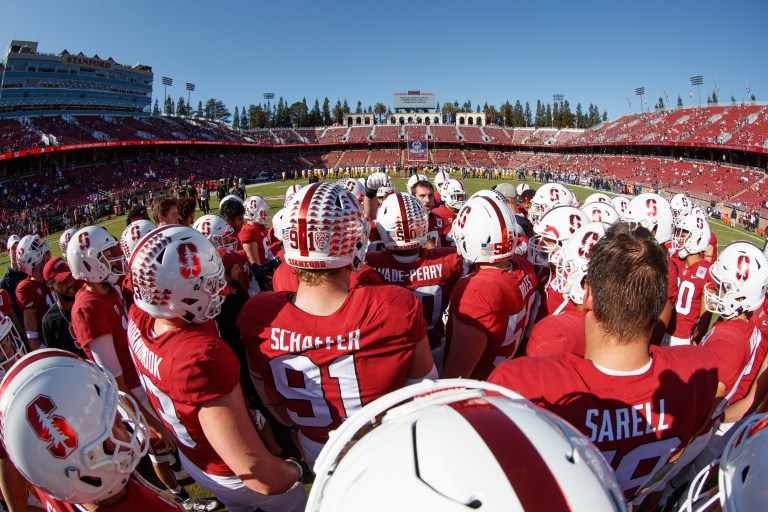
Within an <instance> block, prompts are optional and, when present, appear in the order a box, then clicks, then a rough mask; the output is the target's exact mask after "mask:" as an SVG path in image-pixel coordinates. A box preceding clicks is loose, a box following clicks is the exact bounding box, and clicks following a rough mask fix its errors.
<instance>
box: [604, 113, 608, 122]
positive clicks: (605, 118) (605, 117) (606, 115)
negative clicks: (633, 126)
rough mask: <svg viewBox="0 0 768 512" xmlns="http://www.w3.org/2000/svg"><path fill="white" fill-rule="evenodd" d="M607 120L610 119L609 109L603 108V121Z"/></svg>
mask: <svg viewBox="0 0 768 512" xmlns="http://www.w3.org/2000/svg"><path fill="white" fill-rule="evenodd" d="M607 120H608V111H607V110H603V122H605V121H607Z"/></svg>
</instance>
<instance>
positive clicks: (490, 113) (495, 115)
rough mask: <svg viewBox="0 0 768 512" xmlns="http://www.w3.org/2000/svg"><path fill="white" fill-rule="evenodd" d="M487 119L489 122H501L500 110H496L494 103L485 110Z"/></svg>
mask: <svg viewBox="0 0 768 512" xmlns="http://www.w3.org/2000/svg"><path fill="white" fill-rule="evenodd" d="M485 121H486V122H487V123H493V124H500V123H499V112H498V111H497V110H496V107H494V106H493V105H490V106H489V107H488V108H487V109H486V110H485Z"/></svg>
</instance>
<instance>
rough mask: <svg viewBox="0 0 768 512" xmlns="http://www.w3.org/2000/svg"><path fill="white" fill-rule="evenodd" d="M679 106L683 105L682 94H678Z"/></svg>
mask: <svg viewBox="0 0 768 512" xmlns="http://www.w3.org/2000/svg"><path fill="white" fill-rule="evenodd" d="M677 106H678V107H682V106H683V98H681V97H680V95H678V96H677Z"/></svg>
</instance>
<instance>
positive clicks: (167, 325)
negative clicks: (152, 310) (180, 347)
mask: <svg viewBox="0 0 768 512" xmlns="http://www.w3.org/2000/svg"><path fill="white" fill-rule="evenodd" d="M185 325H187V322H186V321H184V320H183V319H181V318H155V321H154V323H153V325H152V332H154V333H155V336H160V335H161V334H165V333H166V332H169V331H173V330H176V329H181V328H182V327H184V326H185Z"/></svg>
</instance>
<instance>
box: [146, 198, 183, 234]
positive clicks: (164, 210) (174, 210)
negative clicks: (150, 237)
mask: <svg viewBox="0 0 768 512" xmlns="http://www.w3.org/2000/svg"><path fill="white" fill-rule="evenodd" d="M178 201H179V200H178V199H176V198H175V197H173V196H169V195H166V196H161V197H158V198H157V199H155V200H154V201H152V219H153V220H154V222H155V224H157V227H160V226H166V225H168V224H178V223H179V210H178Z"/></svg>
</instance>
